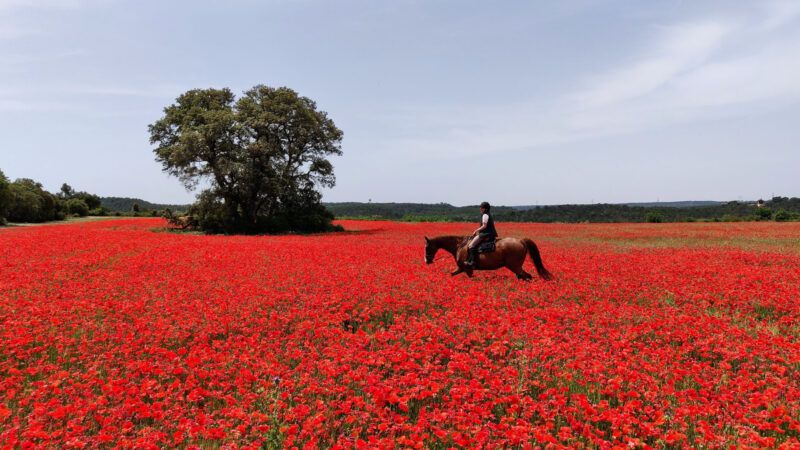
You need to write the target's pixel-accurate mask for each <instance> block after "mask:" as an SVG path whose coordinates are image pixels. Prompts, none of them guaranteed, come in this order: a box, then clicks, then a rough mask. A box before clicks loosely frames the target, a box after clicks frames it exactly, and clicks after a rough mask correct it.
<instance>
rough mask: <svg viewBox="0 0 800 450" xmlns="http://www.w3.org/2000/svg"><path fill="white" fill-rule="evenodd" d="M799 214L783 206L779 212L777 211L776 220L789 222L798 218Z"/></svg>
mask: <svg viewBox="0 0 800 450" xmlns="http://www.w3.org/2000/svg"><path fill="white" fill-rule="evenodd" d="M796 219H797V214H795V213H791V212H789V211H787V210H785V209H783V208H781V209H779V210H778V212H776V213H775V221H776V222H788V221H790V220H796Z"/></svg>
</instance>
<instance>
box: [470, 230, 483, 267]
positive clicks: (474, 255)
mask: <svg viewBox="0 0 800 450" xmlns="http://www.w3.org/2000/svg"><path fill="white" fill-rule="evenodd" d="M482 240H483V236H481V235H478V236H475V237H474V238H473V239H472V241H471V242H470V243H469V248H468V249H467V263H466V264H467V265H468V266H474V265H476V260H477V259H478V244H480V243H481V241H482Z"/></svg>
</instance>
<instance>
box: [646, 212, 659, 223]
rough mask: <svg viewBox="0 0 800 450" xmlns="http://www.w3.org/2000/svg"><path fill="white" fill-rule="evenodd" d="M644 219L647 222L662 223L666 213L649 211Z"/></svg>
mask: <svg viewBox="0 0 800 450" xmlns="http://www.w3.org/2000/svg"><path fill="white" fill-rule="evenodd" d="M644 220H645V222H647V223H661V222H663V221H664V215H662V214H661V213H658V212H652V211H651V212H649V213H647V215H646V216H644Z"/></svg>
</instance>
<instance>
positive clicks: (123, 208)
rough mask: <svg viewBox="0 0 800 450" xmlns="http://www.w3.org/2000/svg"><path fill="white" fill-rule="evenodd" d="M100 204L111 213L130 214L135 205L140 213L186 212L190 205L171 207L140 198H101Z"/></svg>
mask: <svg viewBox="0 0 800 450" xmlns="http://www.w3.org/2000/svg"><path fill="white" fill-rule="evenodd" d="M100 203H101V204H102V205H103V206H104V207H106V208H107V209H108V210H109V211H111V212H119V213H128V212H133V210H134V208H133V207H134V205H137V207H138V210H139V212H150V211H164V210H165V209H170V210H171V211H186V210H187V209H189V205H170V204H165V203H150V202H148V201H145V200H142V199H138V198H128V197H100Z"/></svg>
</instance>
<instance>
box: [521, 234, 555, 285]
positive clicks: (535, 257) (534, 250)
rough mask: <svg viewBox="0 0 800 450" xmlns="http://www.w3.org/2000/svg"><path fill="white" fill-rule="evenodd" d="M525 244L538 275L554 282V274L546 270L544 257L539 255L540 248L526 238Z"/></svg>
mask: <svg viewBox="0 0 800 450" xmlns="http://www.w3.org/2000/svg"><path fill="white" fill-rule="evenodd" d="M522 242H524V243H525V247H527V248H528V254H529V255H530V256H531V261H533V265H534V266H536V273H538V274H539V276H540V277H542V279H545V280H552V279H553V274H551V273H550V272H548V271H547V269H545V268H544V264H542V256H541V255H540V254H539V247H537V246H536V244H534V243H533V241H532V240H530V239H528V238H525V239H523V240H522Z"/></svg>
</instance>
